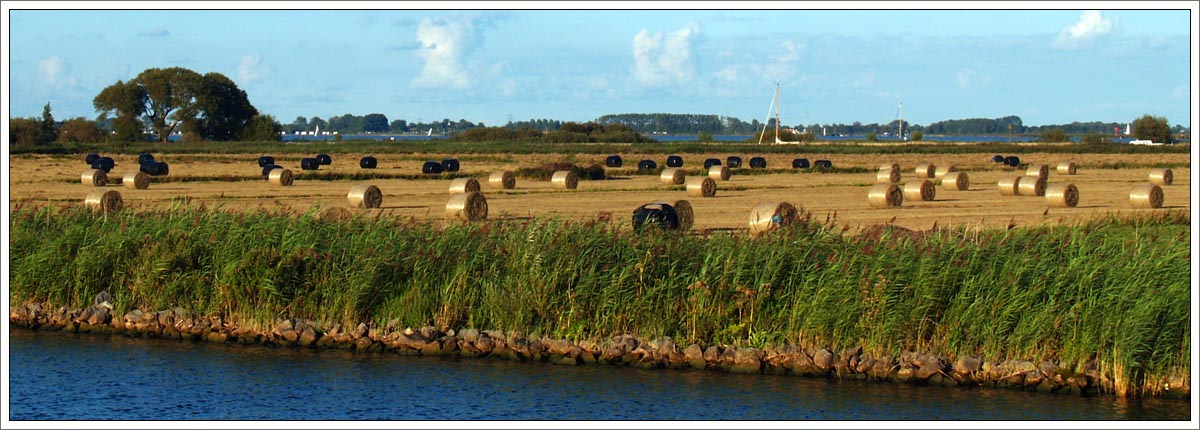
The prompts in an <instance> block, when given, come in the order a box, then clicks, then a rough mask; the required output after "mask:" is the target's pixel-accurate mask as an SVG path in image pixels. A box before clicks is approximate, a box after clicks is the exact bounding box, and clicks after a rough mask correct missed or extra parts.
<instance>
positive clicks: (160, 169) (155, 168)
mask: <svg viewBox="0 0 1200 430" xmlns="http://www.w3.org/2000/svg"><path fill="white" fill-rule="evenodd" d="M139 170H141V171H142V173H145V174H147V175H150V176H167V175H168V174H170V173H171V168H170V166H168V165H167V163H164V162H161V161H151V162H147V163H142V165H141V166H140V167H139Z"/></svg>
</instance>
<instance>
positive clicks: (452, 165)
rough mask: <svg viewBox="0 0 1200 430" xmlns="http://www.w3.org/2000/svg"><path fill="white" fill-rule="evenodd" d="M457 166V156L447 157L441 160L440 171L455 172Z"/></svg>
mask: <svg viewBox="0 0 1200 430" xmlns="http://www.w3.org/2000/svg"><path fill="white" fill-rule="evenodd" d="M458 167H459V166H458V159H457V158H447V159H444V160H442V171H443V172H447V173H453V172H457V171H458Z"/></svg>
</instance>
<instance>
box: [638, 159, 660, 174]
mask: <svg viewBox="0 0 1200 430" xmlns="http://www.w3.org/2000/svg"><path fill="white" fill-rule="evenodd" d="M657 168H658V163H655V162H654V160H642V161H639V162H638V171H639V172H648V171H651V170H654V169H657Z"/></svg>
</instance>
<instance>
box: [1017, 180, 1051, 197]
mask: <svg viewBox="0 0 1200 430" xmlns="http://www.w3.org/2000/svg"><path fill="white" fill-rule="evenodd" d="M1017 195H1018V196H1026V197H1043V196H1045V195H1046V178H1045V177H1044V176H1021V177H1020V178H1018V179H1017Z"/></svg>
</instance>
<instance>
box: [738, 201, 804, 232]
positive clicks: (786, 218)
mask: <svg viewBox="0 0 1200 430" xmlns="http://www.w3.org/2000/svg"><path fill="white" fill-rule="evenodd" d="M799 216H800V214H799V212H798V211H797V210H796V207H795V206H792V204H791V203H787V202H763V203H759V204H758V205H757V206H754V208H753V209H751V210H750V235H752V236H761V235H763V234H765V233H767V232H770V231H772V230H776V229H779V228H782V227H786V226H788V225H791V224H792V223H795V222H796V220H797V219H799Z"/></svg>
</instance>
